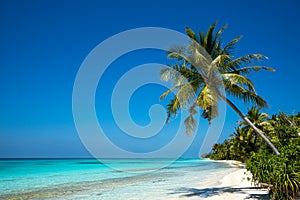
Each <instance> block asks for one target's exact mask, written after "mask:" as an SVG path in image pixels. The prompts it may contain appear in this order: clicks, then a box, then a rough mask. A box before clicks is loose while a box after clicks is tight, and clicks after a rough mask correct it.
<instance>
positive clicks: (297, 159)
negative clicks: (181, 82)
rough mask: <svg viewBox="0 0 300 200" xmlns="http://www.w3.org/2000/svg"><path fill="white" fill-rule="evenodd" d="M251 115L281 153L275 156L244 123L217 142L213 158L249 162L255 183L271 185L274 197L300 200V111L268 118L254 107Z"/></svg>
mask: <svg viewBox="0 0 300 200" xmlns="http://www.w3.org/2000/svg"><path fill="white" fill-rule="evenodd" d="M248 117H249V118H251V119H252V121H253V122H254V123H255V125H256V126H257V127H259V128H260V129H261V130H262V131H263V132H264V133H265V134H266V135H267V136H268V137H269V138H270V140H271V141H272V143H273V144H275V146H276V147H277V148H278V150H279V151H280V155H274V154H273V153H272V151H271V150H270V149H269V147H268V146H267V145H266V144H265V143H263V142H261V139H260V138H258V137H257V136H256V135H255V134H252V133H253V130H251V128H249V127H247V125H246V124H245V123H243V122H240V123H239V126H238V127H237V128H236V131H235V133H234V134H233V135H231V137H230V139H228V140H226V141H225V142H224V143H222V144H215V145H214V147H213V153H212V154H211V155H210V158H212V159H232V160H240V161H243V162H246V167H247V170H249V171H250V172H251V173H252V176H253V177H252V180H253V181H254V183H256V184H263V185H269V186H270V189H271V190H270V194H271V196H272V198H273V199H296V196H298V197H299V192H300V135H299V134H300V113H298V114H297V115H290V116H287V115H285V114H283V113H279V114H278V115H273V116H272V117H271V118H268V116H267V114H265V113H259V110H258V109H256V108H252V109H250V110H249V111H248Z"/></svg>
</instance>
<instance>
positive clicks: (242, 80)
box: [221, 73, 256, 94]
mask: <svg viewBox="0 0 300 200" xmlns="http://www.w3.org/2000/svg"><path fill="white" fill-rule="evenodd" d="M221 76H222V78H223V79H224V80H226V84H229V85H228V86H230V85H233V84H236V85H241V86H247V88H248V89H249V90H250V91H251V92H253V93H254V94H256V91H255V89H254V86H253V83H252V81H251V80H250V79H248V78H246V77H244V76H242V75H240V74H233V73H223V74H221Z"/></svg>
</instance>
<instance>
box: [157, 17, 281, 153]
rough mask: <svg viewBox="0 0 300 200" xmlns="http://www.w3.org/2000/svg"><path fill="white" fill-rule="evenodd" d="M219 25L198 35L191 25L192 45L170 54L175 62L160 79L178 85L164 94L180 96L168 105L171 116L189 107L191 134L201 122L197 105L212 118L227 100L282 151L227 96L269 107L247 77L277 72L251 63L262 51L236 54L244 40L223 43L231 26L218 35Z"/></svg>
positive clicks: (203, 113) (172, 51) (266, 139)
mask: <svg viewBox="0 0 300 200" xmlns="http://www.w3.org/2000/svg"><path fill="white" fill-rule="evenodd" d="M216 26H217V24H216V23H214V24H213V25H211V26H210V27H209V29H208V31H207V32H206V34H204V33H202V32H200V33H199V35H198V36H197V35H196V34H195V33H194V32H193V31H192V30H191V29H190V28H188V27H187V28H186V33H187V35H188V36H189V38H190V39H191V42H190V44H189V45H188V46H177V47H173V48H171V49H170V50H169V52H168V57H169V58H172V59H175V63H174V64H172V65H169V67H167V68H163V69H161V71H160V78H161V79H162V80H164V81H169V80H172V82H173V84H174V87H173V88H171V89H169V90H167V91H166V92H165V93H163V94H162V95H161V99H163V98H165V97H166V96H167V95H169V94H170V93H172V92H174V93H176V95H175V96H174V97H173V98H172V99H171V100H170V103H169V104H168V105H167V114H168V118H167V121H166V123H168V121H169V120H170V117H171V116H172V115H176V114H177V112H178V110H179V109H180V108H189V113H190V115H189V116H188V117H187V118H186V120H185V125H186V131H187V134H192V132H193V131H195V130H196V127H197V122H196V120H195V119H194V117H193V115H195V114H197V110H196V109H197V108H199V109H200V110H202V111H203V112H202V117H204V118H206V119H208V121H209V122H210V121H211V120H212V119H214V118H215V117H217V116H218V102H219V101H220V100H224V101H225V102H226V103H227V104H228V105H229V106H230V107H231V108H232V109H233V110H234V111H235V112H236V113H237V114H238V115H239V116H240V117H241V118H242V119H243V120H244V121H245V122H246V123H248V124H249V126H250V127H251V128H252V129H253V130H254V131H255V132H256V133H257V134H258V135H259V136H260V137H262V139H263V140H264V141H266V142H267V144H268V145H269V146H270V147H271V148H272V150H273V151H274V152H275V154H276V155H279V152H278V150H277V149H276V148H275V146H274V145H273V144H272V143H271V142H270V141H269V139H268V138H267V137H266V136H265V135H264V134H263V133H262V131H261V130H259V129H258V128H257V127H256V126H255V125H254V124H253V123H252V122H251V121H250V120H249V118H248V117H247V116H245V115H244V114H243V113H242V112H241V111H240V110H239V109H238V107H237V106H236V105H235V104H234V103H233V102H232V101H231V100H230V99H228V98H227V96H226V95H225V94H226V93H227V94H228V96H232V97H236V98H238V99H241V100H243V101H244V102H245V103H252V104H253V105H256V106H258V107H260V108H261V107H266V106H267V103H266V101H265V100H264V99H263V98H261V97H260V96H259V95H257V93H256V91H255V89H254V86H253V83H252V81H251V80H250V79H248V78H247V75H248V74H249V72H251V71H259V70H261V69H264V70H269V71H274V70H273V69H272V68H269V67H265V66H249V64H253V63H254V61H260V60H262V59H264V58H266V57H265V56H264V55H262V54H248V55H245V56H242V57H239V58H234V57H233V56H232V51H233V49H234V47H235V44H236V43H237V42H238V41H239V40H240V39H241V37H240V36H239V37H237V38H235V39H233V40H231V41H230V42H229V43H228V44H226V45H225V46H224V47H222V45H221V37H220V36H221V34H222V33H223V31H224V30H225V29H226V28H227V26H226V25H225V26H223V27H222V28H221V29H220V30H219V31H217V32H216V34H214V30H215V28H216ZM223 91H225V92H223Z"/></svg>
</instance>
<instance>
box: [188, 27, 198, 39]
mask: <svg viewBox="0 0 300 200" xmlns="http://www.w3.org/2000/svg"><path fill="white" fill-rule="evenodd" d="M185 32H186V34H187V35H188V36H189V37H190V38H191V39H193V40H195V41H197V38H196V34H195V33H194V31H193V30H192V29H190V28H189V27H185Z"/></svg>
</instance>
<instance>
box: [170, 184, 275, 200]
mask: <svg viewBox="0 0 300 200" xmlns="http://www.w3.org/2000/svg"><path fill="white" fill-rule="evenodd" d="M257 189H261V188H259V187H240V188H233V187H212V188H200V189H198V188H186V187H182V188H178V189H177V190H176V191H174V192H171V193H169V195H173V194H182V195H180V196H181V197H195V196H197V197H201V198H208V197H212V196H216V195H222V194H224V193H239V194H248V193H247V191H248V192H249V191H251V190H253V191H255V190H257ZM245 199H262V200H270V197H269V195H268V194H260V193H255V192H252V194H248V196H247V197H246V198H245Z"/></svg>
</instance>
